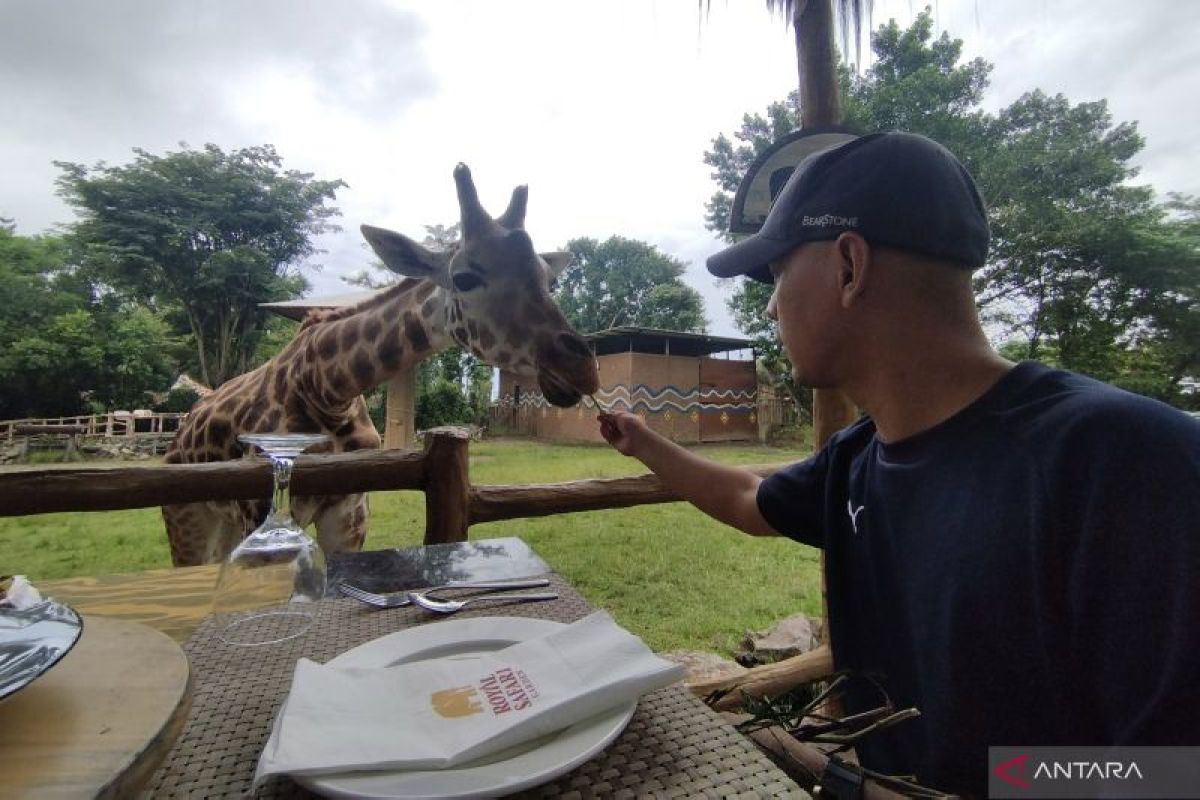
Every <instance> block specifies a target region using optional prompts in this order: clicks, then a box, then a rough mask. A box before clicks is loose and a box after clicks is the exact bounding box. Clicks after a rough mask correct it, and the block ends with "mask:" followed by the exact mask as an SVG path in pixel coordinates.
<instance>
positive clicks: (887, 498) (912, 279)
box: [600, 133, 1200, 795]
mask: <svg viewBox="0 0 1200 800" xmlns="http://www.w3.org/2000/svg"><path fill="white" fill-rule="evenodd" d="M987 247H988V227H987V221H986V214H985V210H984V205H983V201H982V200H981V199H980V196H979V193H978V191H977V189H976V187H975V183H974V181H973V180H972V178H971V176H970V175H969V174H968V173H967V171H966V169H965V168H964V167H963V166H962V165H961V164H960V163H959V162H958V161H957V159H955V158H954V156H953V155H952V154H950V153H949V151H947V150H946V149H945V148H943V147H941V146H940V145H938V144H936V143H934V142H932V141H930V140H929V139H926V138H923V137H920V136H914V135H911V134H903V133H887V134H875V135H871V136H864V137H861V138H858V139H855V140H852V141H850V142H848V143H845V144H842V145H838V146H835V147H832V148H829V149H827V150H824V151H821V152H818V153H816V154H814V155H812V156H810V157H809V158H807V159H806V160H805V161H804V162H803V163H802V164H801V165H800V166H799V167H798V168H797V169H796V171H795V172H794V173H793V175H792V177H791V178H790V179H789V180H788V182H787V184H786V185H785V186H784V188H783V189H782V191H781V192H780V194H779V196H778V198H777V199H776V201H775V203H774V204H773V206H772V209H771V212H770V214H769V215H768V217H767V220H766V221H765V223H764V224H763V227H762V229H761V231H760V232H759V233H758V234H756V235H754V236H751V237H749V238H748V239H746V240H743V241H741V242H739V243H737V244H735V245H733V246H731V247H729V248H727V249H726V250H724V251H722V252H720V253H717V254H716V255H714V256H713V257H712V258H710V259H709V262H708V267H709V270H710V271H711V272H713V273H714V274H716V275H719V276H722V277H731V276H734V275H749V276H751V277H753V278H757V279H759V280H765V281H772V282H773V283H774V293H773V294H772V297H771V301H770V304H769V305H768V308H767V314H768V316H770V317H771V318H772V319H775V320H776V321H777V322H778V332H779V337H780V340H781V341H782V343H783V346H784V348H785V349H786V350H787V352H788V356H789V357H790V359H791V361H792V364H793V369H794V371H795V377H796V378H797V380H798V381H800V382H802V383H804V384H806V385H808V386H813V387H818V388H836V389H839V390H841V391H843V392H845V393H846V394H847V395H848V396H849V397H850V399H851V400H853V401H854V402H855V403H856V404H857V405H858V406H859V407H860V408H861V409H863V410H864V412H865V414H866V416H864V417H863V418H862V419H860V420H859V421H858V422H856V423H854V424H853V425H851V426H850V427H848V428H846V429H845V430H843V431H840V432H839V433H837V434H836V435H834V436H833V437H832V438H831V440H830V442H829V443H828V444H827V446H825V447H824V448H823V449H822V450H821V451H820V452H819V453H818V454H817V455H816V456H815V457H813V458H811V459H809V460H807V461H805V462H803V463H800V464H796V465H793V466H791V467H788V468H786V469H784V470H782V471H780V472H778V473H776V474H775V475H772V476H771V477H769V478H766V479H759V478H758V477H756V476H754V475H752V474H750V473H749V472H746V471H744V470H740V469H737V468H733V467H728V466H723V465H719V464H715V463H712V462H709V461H707V460H704V459H702V458H700V457H698V456H696V455H694V454H692V453H689V452H688V451H686V450H684V449H682V448H681V447H678V446H677V445H675V444H673V443H671V442H670V441H668V440H666V439H665V438H663V437H662V436H660V435H658V434H656V433H654V432H653V431H651V430H650V429H649V428H647V427H646V425H645V423H644V422H642V421H641V420H640V419H639V418H638V417H636V416H633V415H631V414H624V413H613V414H606V415H602V416H601V418H600V424H601V432H602V433H603V435H604V436H605V438H606V439H607V440H608V441H609V442H610V443H611V444H612V445H613V446H615V447H616V448H617V449H618V450H620V451H621V452H622V453H624V454H626V455H630V456H634V457H636V458H638V459H640V460H641V461H643V462H644V463H645V464H646V465H647V466H648V467H649V468H650V469H652V470H653V471H654V472H655V473H657V474H658V475H659V477H661V478H662V480H663V481H664V483H665V484H666V485H667V486H668V487H669V488H670V489H672V490H673V491H675V492H677V493H678V494H679V495H681V496H682V497H684V498H686V499H687V500H689V501H691V502H692V503H694V504H695V505H696V506H698V507H699V508H700V509H701V510H703V511H705V512H706V513H708V514H710V515H712V516H713V517H716V518H717V519H719V520H722V521H724V522H726V523H728V524H730V525H732V526H734V527H736V528H739V529H741V530H743V531H745V532H747V533H751V534H755V535H773V534H777V533H779V534H783V535H785V536H789V537H791V538H794V539H796V540H797V541H800V542H803V543H805V544H809V545H812V546H814V547H821V548H823V549H824V550H825V556H826V581H827V591H828V613H829V625H830V637H831V641H832V646H833V656H834V662H835V665H836V666H837V668H839V669H848V670H853V671H857V672H865V673H870V674H872V675H874V676H876V677H877V678H878V679H879V681H880V682H881V684H882V686H883V687H884V688H885V689H886V691H887V693H888V694H889V696H890V697H891V699H892V700H893V701H894V702H895V703H896V704H897V706H898V707H901V708H903V707H907V706H916V707H917V708H918V709H919V710H920V711H921V716H920V717H919V718H917V719H914V720H910V721H906V722H903V723H901V724H899V725H897V726H895V727H894V728H893V729H889V730H885V731H883V732H880V733H877V734H874V735H871V736H869V737H867V738H866V739H865V740H863V741H862V743H861V744H860V745H859V747H858V755H859V758H860V760H861V762H862V764H863V765H864V766H865V767H867V768H870V769H873V770H876V771H879V772H883V773H888V774H898V775H905V774H907V775H916V777H917V778H918V780H920V781H921V782H922V783H924V784H926V785H928V786H931V787H935V788H937V789H941V790H943V791H951V792H959V793H964V794H972V795H986V787H987V777H988V764H987V748H988V746H1032V745H1158V744H1176V745H1184V744H1187V745H1200V721H1198V720H1200V713H1198V710H1200V538H1198V536H1197V531H1200V423H1197V422H1196V421H1195V420H1193V419H1192V418H1190V417H1188V416H1187V415H1185V414H1183V413H1181V412H1178V411H1176V410H1174V409H1171V408H1170V407H1168V406H1166V405H1164V404H1161V403H1158V402H1155V401H1152V400H1149V399H1146V398H1142V397H1139V396H1136V395H1132V394H1129V393H1126V392H1122V391H1120V390H1117V389H1114V388H1112V387H1109V386H1107V385H1105V384H1102V383H1099V382H1097V381H1093V380H1090V379H1088V378H1085V377H1082V376H1079V375H1074V374H1071V373H1068V372H1064V371H1060V370H1053V369H1049V368H1047V367H1045V366H1042V365H1040V364H1037V363H1034V362H1024V363H1021V364H1016V365H1014V364H1012V363H1011V362H1009V361H1006V360H1005V359H1003V358H1001V357H1000V356H999V355H998V354H997V353H996V352H995V351H994V350H992V348H991V346H990V345H989V343H988V341H987V338H986V336H985V335H984V332H983V330H982V327H981V325H980V322H979V319H978V315H977V313H976V307H975V302H974V297H973V294H972V288H971V272H972V270H973V269H975V268H977V267H979V266H981V265H982V264H983V263H984V260H985V258H986V255H987ZM877 705H879V697H878V696H877V695H868V694H866V693H865V692H863V693H860V694H851V695H850V696H848V697H847V699H846V711H847V713H854V712H857V711H862V710H866V709H867V708H871V707H875V706H877Z"/></svg>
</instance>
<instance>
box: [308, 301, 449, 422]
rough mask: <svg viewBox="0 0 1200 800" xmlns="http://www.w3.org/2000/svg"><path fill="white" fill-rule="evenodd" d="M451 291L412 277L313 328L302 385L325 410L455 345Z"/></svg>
mask: <svg viewBox="0 0 1200 800" xmlns="http://www.w3.org/2000/svg"><path fill="white" fill-rule="evenodd" d="M447 315H448V309H447V293H446V292H445V291H444V290H443V289H441V288H440V287H438V286H436V285H434V284H433V283H431V282H429V281H419V280H414V279H411V278H408V279H405V280H402V281H401V282H400V283H398V284H396V285H395V286H394V287H392V288H391V289H388V290H387V291H385V292H383V293H381V294H379V295H378V296H376V297H374V298H372V299H371V300H368V301H367V302H365V303H362V304H360V305H358V306H355V307H354V308H351V309H341V310H338V311H333V312H330V313H329V314H327V315H326V316H325V317H323V318H321V319H319V320H318V321H317V322H315V323H313V324H312V325H311V332H310V337H311V338H310V339H309V342H308V345H307V347H306V349H305V356H306V358H305V360H306V362H307V363H306V365H305V370H304V371H303V373H302V376H301V381H302V385H303V388H304V390H305V393H306V394H307V395H308V396H309V397H310V398H311V399H312V400H313V401H314V402H317V403H319V404H320V405H321V406H323V407H324V408H325V409H326V410H336V409H339V408H344V407H346V406H348V405H349V404H350V403H352V402H353V401H354V399H355V398H357V397H358V396H359V395H361V394H363V393H364V392H366V391H367V390H368V389H371V388H372V387H374V386H378V385H379V384H381V383H383V382H384V381H387V380H388V379H390V378H392V377H393V376H395V375H398V374H400V373H402V372H404V371H406V370H408V369H411V368H412V367H413V366H414V365H416V364H417V362H419V361H422V360H424V359H426V358H428V357H429V356H431V355H433V354H434V353H437V352H439V351H441V350H445V349H446V348H447V347H449V346H450V345H452V344H454V341H453V339H452V338H451V337H450V335H449V334H448V333H447V326H446V320H447Z"/></svg>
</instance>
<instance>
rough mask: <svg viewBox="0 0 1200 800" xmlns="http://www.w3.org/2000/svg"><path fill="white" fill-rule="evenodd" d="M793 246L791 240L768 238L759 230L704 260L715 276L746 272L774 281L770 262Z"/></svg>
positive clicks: (720, 276) (751, 276)
mask: <svg viewBox="0 0 1200 800" xmlns="http://www.w3.org/2000/svg"><path fill="white" fill-rule="evenodd" d="M795 247H796V245H795V244H794V243H792V242H781V241H779V240H778V239H770V238H767V237H765V236H763V235H762V234H761V233H760V234H755V235H754V236H748V237H746V238H745V239H743V240H742V241H740V242H738V243H737V244H731V245H730V246H729V247H726V248H725V249H724V250H722V251H720V252H718V253H713V254H712V255H711V256H709V257H708V261H707V262H706V263H707V265H708V271H709V272H711V273H712V274H713V275H716V276H717V277H718V278H733V277H736V276H738V275H745V276H746V277H748V278H753V279H754V280H756V281H761V282H762V283H774V282H775V279H774V278H773V277H772V276H771V262H772V261H776V260H778V259H780V258H782V257H783V256H785V255H787V254H788V253H789V252H790V251H791V250H792V249H793V248H795Z"/></svg>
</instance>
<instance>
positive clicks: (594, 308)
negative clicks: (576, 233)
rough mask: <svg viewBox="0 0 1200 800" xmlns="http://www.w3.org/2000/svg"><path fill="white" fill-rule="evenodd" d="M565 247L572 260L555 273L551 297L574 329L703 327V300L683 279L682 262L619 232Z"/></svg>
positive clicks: (700, 330) (699, 330)
mask: <svg viewBox="0 0 1200 800" xmlns="http://www.w3.org/2000/svg"><path fill="white" fill-rule="evenodd" d="M567 249H568V250H569V251H570V252H571V255H572V256H573V257H574V260H573V261H572V262H571V266H569V267H567V269H566V271H565V272H563V274H562V275H560V276H559V279H558V287H557V289H556V290H555V299H556V300H557V301H558V306H559V308H561V309H562V311H563V314H564V315H565V316H566V318H567V321H568V322H570V323H571V325H572V326H573V327H574V328H575V329H576V330H578V331H582V332H585V333H591V332H594V331H602V330H606V329H608V328H616V327H621V326H627V325H636V326H640V327H646V328H661V329H663V330H674V331H687V332H694V333H703V332H704V330H705V326H706V324H707V323H706V321H705V319H704V300H703V298H701V297H700V293H699V292H697V291H696V290H695V289H692V288H691V287H689V286H687V285H686V284H685V283H683V281H682V276H683V274H684V272H685V271H686V270H687V265H686V264H684V263H683V262H681V261H679V260H678V259H675V258H672V257H671V256H668V255H666V254H664V253H662V252H660V251H659V250H658V249H657V248H656V247H654V246H653V245H650V244H647V243H645V242H640V241H637V240H635V239H626V238H624V237H622V236H611V237H609V238H608V239H606V240H605V241H603V242H599V241H597V240H595V239H590V238H580V239H572V240H571V241H570V242H568V243H567Z"/></svg>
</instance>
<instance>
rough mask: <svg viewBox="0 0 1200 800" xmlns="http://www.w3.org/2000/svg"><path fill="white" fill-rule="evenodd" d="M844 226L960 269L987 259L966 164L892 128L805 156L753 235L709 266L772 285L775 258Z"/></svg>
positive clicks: (979, 202)
mask: <svg viewBox="0 0 1200 800" xmlns="http://www.w3.org/2000/svg"><path fill="white" fill-rule="evenodd" d="M845 231H855V232H857V233H859V234H861V235H862V237H863V238H864V239H866V240H867V241H868V242H870V243H871V244H875V245H883V246H888V247H895V248H898V249H901V250H909V251H913V252H917V253H922V254H924V255H928V256H934V257H936V258H942V259H946V260H949V261H952V262H954V263H955V264H957V265H959V266H962V267H963V268H965V269H977V268H978V267H980V266H982V265H983V262H984V261H985V260H986V259H987V250H988V236H989V234H988V223H987V212H986V210H985V209H984V206H983V198H981V197H980V196H979V189H978V187H977V186H976V185H975V180H974V179H973V178H972V177H971V174H970V173H969V172H967V169H966V167H964V166H963V165H962V163H961V162H959V160H958V159H957V158H955V157H954V154H953V153H951V152H950V151H949V150H947V149H946V148H945V147H942V146H941V145H940V144H938V143H937V142H935V141H933V140H932V139H927V138H926V137H924V136H918V135H917V134H913V133H899V132H892V133H873V134H870V135H868V136H861V137H859V138H857V139H852V140H850V141H848V142H844V143H842V144H837V145H834V146H832V147H828V148H826V149H824V150H820V151H818V152H816V153H813V154H812V155H810V156H808V157H807V158H805V159H804V160H803V161H801V162H800V164H799V165H798V166H797V167H796V169H795V171H793V172H792V175H791V177H790V178H788V181H787V183H786V184H784V186H783V189H782V190H780V192H779V196H778V197H776V198H775V201H774V202H773V203H772V204H771V210H770V212H769V213H768V214H767V218H766V220H765V221H764V222H763V224H762V228H761V229H760V230H759V231H758V233H756V234H754V235H752V236H749V237H747V238H745V239H743V240H742V241H740V242H738V243H737V244H734V245H730V246H729V247H727V248H725V249H724V250H722V251H720V252H719V253H715V254H713V255H712V256H710V257H709V259H708V271H709V272H711V273H712V274H713V275H717V276H719V277H722V278H731V277H734V276H735V275H747V276H749V277H751V278H754V279H755V280H758V281H763V282H764V283H773V282H774V281H773V279H772V277H771V271H770V269H769V266H770V264H771V262H772V261H775V260H777V259H780V258H782V257H783V256H785V255H787V254H788V253H790V252H791V251H792V250H794V249H795V248H796V247H799V246H800V245H802V244H804V243H805V242H816V241H823V240H832V239H836V238H837V237H838V236H839V235H841V234H842V233H843V232H845Z"/></svg>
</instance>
